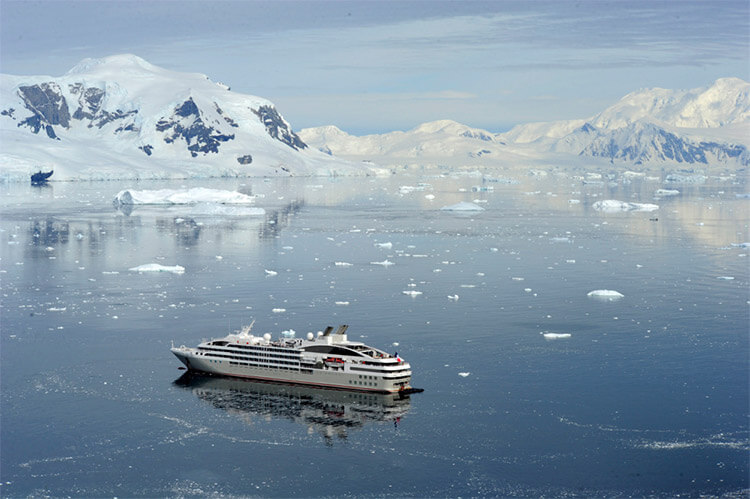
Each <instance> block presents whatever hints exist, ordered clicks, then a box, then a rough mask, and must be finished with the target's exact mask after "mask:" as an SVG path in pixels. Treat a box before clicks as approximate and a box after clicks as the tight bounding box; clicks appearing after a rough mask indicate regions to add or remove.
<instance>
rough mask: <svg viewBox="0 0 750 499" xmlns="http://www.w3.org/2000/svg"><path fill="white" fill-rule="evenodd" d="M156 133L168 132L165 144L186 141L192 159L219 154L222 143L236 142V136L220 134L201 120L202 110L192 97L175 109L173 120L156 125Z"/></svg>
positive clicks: (163, 120) (164, 120) (166, 120)
mask: <svg viewBox="0 0 750 499" xmlns="http://www.w3.org/2000/svg"><path fill="white" fill-rule="evenodd" d="M156 131H158V132H167V134H166V135H165V137H164V142H166V143H167V144H171V143H173V142H174V141H176V140H178V139H184V140H185V142H186V143H187V144H188V150H189V151H190V155H191V156H192V157H194V158H195V157H196V156H198V153H203V154H204V155H206V154H208V153H210V152H213V153H218V152H219V146H220V145H221V142H227V141H229V140H234V134H232V135H225V134H222V133H219V132H218V131H217V130H216V129H214V127H211V126H207V125H206V124H205V123H204V122H203V119H202V118H201V112H200V109H198V106H197V105H196V104H195V101H193V98H192V97H190V98H188V100H186V101H185V102H183V103H182V104H180V105H179V106H177V107H176V108H175V109H174V115H173V116H172V118H171V119H167V118H161V119H160V120H159V121H158V122H157V123H156Z"/></svg>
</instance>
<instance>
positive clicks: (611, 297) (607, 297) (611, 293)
mask: <svg viewBox="0 0 750 499" xmlns="http://www.w3.org/2000/svg"><path fill="white" fill-rule="evenodd" d="M586 296H588V297H589V298H593V299H595V300H601V301H615V300H619V299H620V298H624V297H625V295H623V294H622V293H620V292H619V291H615V290H612V289H595V290H594V291H589V292H588V293H587V294H586Z"/></svg>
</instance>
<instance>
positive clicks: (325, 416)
mask: <svg viewBox="0 0 750 499" xmlns="http://www.w3.org/2000/svg"><path fill="white" fill-rule="evenodd" d="M174 384H175V385H176V386H180V387H182V388H185V389H188V390H191V391H192V392H193V393H194V394H195V395H197V396H198V398H200V399H202V400H205V401H206V402H209V403H211V404H213V405H214V407H216V408H218V409H223V410H225V411H227V412H229V413H233V414H237V415H239V416H240V417H241V418H242V419H245V420H246V421H247V422H248V423H249V424H250V423H252V417H253V416H257V417H262V418H275V419H285V420H291V421H294V422H296V423H299V424H301V425H304V426H306V427H307V428H308V432H309V433H312V432H313V431H316V430H317V431H318V432H319V433H320V434H321V435H322V436H323V437H325V439H326V444H328V445H331V444H332V443H333V438H334V437H336V438H339V439H346V438H347V435H348V433H347V432H348V431H350V430H352V429H362V428H363V427H364V426H365V425H366V424H368V423H384V422H390V421H393V424H394V426H397V425H398V422H399V420H400V419H401V417H402V416H404V415H405V414H406V413H407V412H408V411H409V406H410V399H409V396H408V395H398V394H381V393H364V392H354V391H346V390H331V389H325V388H311V387H306V386H299V385H287V384H281V383H273V382H259V381H254V380H245V379H240V378H229V377H223V376H210V375H205V374H197V373H192V372H186V373H184V374H183V375H182V376H180V377H179V378H178V379H177V380H175V381H174Z"/></svg>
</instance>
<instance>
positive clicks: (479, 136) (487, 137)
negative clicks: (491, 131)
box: [461, 130, 494, 142]
mask: <svg viewBox="0 0 750 499" xmlns="http://www.w3.org/2000/svg"><path fill="white" fill-rule="evenodd" d="M461 136H462V137H468V138H470V139H479V140H484V141H485V142H492V141H493V140H494V137H492V135H487V134H486V133H482V132H474V131H471V130H466V131H465V132H464V133H462V134H461Z"/></svg>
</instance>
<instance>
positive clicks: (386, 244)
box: [375, 242, 393, 249]
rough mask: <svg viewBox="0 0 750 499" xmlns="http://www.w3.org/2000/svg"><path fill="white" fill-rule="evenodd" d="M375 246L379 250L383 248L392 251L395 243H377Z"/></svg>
mask: <svg viewBox="0 0 750 499" xmlns="http://www.w3.org/2000/svg"><path fill="white" fill-rule="evenodd" d="M375 246H377V247H378V248H383V249H391V248H393V243H392V242H387V243H375Z"/></svg>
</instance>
